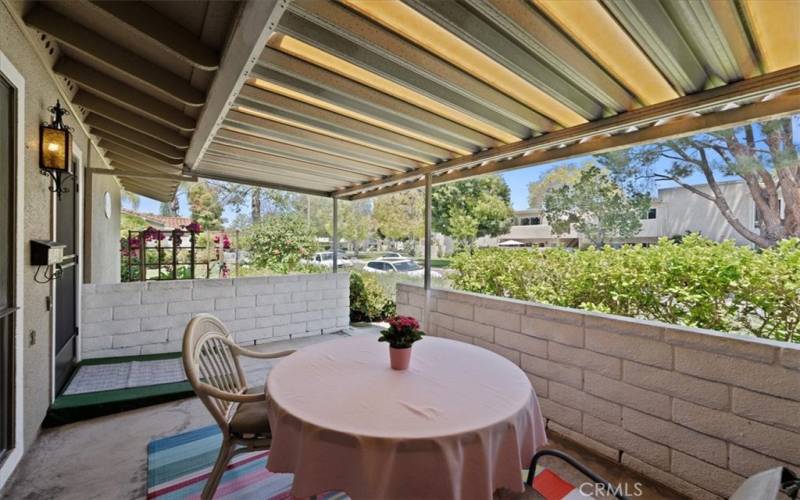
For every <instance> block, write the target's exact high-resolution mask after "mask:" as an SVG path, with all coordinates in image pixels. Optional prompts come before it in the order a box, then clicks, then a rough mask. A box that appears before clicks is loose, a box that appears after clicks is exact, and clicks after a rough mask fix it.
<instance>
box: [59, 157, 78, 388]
mask: <svg viewBox="0 0 800 500" xmlns="http://www.w3.org/2000/svg"><path fill="white" fill-rule="evenodd" d="M74 161H75V159H74V158H73V162H74ZM79 168H80V165H77V164H73V166H72V171H73V172H74V173H75V177H70V178H68V179H65V180H64V186H65V187H66V188H67V191H66V192H65V193H63V194H62V195H61V198H60V199H58V200H57V202H56V241H57V242H59V243H61V244H63V245H66V248H64V262H63V263H62V264H61V275H60V277H59V278H58V279H57V280H56V284H55V308H56V328H55V330H56V338H55V341H56V342H55V390H56V394H58V393H59V392H60V391H61V389H62V388H63V387H64V384H65V383H66V382H67V380H68V379H69V376H70V374H71V373H72V370H73V368H74V367H75V360H76V356H77V335H78V322H77V296H76V290H77V288H76V280H77V279H79V277H78V267H77V263H78V253H77V252H78V251H77V248H78V246H77V245H76V242H77V234H76V231H77V227H78V202H79V201H78V200H80V196H79V194H78V190H79V189H80V186H78V183H77V175H78V171H79Z"/></svg>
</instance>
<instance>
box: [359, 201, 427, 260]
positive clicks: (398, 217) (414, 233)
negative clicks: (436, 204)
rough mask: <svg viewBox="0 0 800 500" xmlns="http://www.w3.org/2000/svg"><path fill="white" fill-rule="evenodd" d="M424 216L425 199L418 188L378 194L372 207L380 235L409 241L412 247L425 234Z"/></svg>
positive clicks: (373, 217)
mask: <svg viewBox="0 0 800 500" xmlns="http://www.w3.org/2000/svg"><path fill="white" fill-rule="evenodd" d="M424 217H425V200H424V198H423V193H422V191H421V190H419V189H412V190H408V191H401V192H399V193H392V194H387V195H383V196H379V197H377V198H375V200H374V204H373V207H372V219H373V221H374V224H375V227H376V229H377V230H378V232H379V233H380V235H381V236H382V237H384V238H389V239H392V240H397V241H410V242H411V243H412V247H413V246H415V245H414V244H415V243H416V242H417V241H419V240H420V239H422V238H423V237H424V235H425V228H424V224H423V220H424Z"/></svg>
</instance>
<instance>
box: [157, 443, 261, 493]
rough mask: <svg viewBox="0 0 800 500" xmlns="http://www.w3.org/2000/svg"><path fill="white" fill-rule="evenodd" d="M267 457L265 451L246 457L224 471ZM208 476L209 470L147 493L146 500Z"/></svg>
mask: <svg viewBox="0 0 800 500" xmlns="http://www.w3.org/2000/svg"><path fill="white" fill-rule="evenodd" d="M268 455H269V452H268V451H265V452H264V453H259V454H257V455H253V456H252V457H247V458H245V459H243V460H240V461H238V462H236V463H235V464H228V466H227V467H225V471H229V470H231V469H235V468H237V467H239V466H240V465H244V464H249V463H250V462H253V461H255V460H259V459H261V458H264V457H266V456H268ZM265 470H266V469H265ZM223 474H224V473H223ZM210 475H211V471H210V470H209V471H208V472H206V473H203V474H200V475H199V476H194V477H191V478H189V479H187V480H185V481H181V482H180V483H175V484H171V485H169V486H167V487H165V488H164V489H160V490H158V489H157V490H156V491H152V492H150V491H148V492H147V498H158V497H160V496H162V495H166V494H167V493H171V492H173V491H175V490H179V489H181V488H185V487H186V486H189V485H190V484H194V483H197V482H200V481H203V480H204V479H208V476H210Z"/></svg>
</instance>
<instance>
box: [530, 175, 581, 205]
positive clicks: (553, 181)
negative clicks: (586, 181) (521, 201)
mask: <svg viewBox="0 0 800 500" xmlns="http://www.w3.org/2000/svg"><path fill="white" fill-rule="evenodd" d="M580 176H581V171H580V168H576V167H575V166H574V165H564V166H560V167H555V168H552V169H550V170H549V171H547V172H546V173H545V174H544V175H542V176H541V177H540V178H539V180H537V181H533V182H531V183H530V184H528V206H529V207H530V208H539V209H541V208H544V197H545V196H546V195H547V192H548V191H551V190H553V189H558V188H560V187H561V186H570V185H572V184H575V183H576V182H577V181H578V179H579V178H580Z"/></svg>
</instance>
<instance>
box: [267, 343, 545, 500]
mask: <svg viewBox="0 0 800 500" xmlns="http://www.w3.org/2000/svg"><path fill="white" fill-rule="evenodd" d="M413 349H414V351H413V353H412V359H411V367H410V368H409V369H408V370H407V371H395V370H392V369H391V368H390V367H389V354H388V346H387V344H385V343H379V342H378V341H377V339H376V338H375V337H374V336H360V337H350V338H345V339H341V340H333V341H329V342H322V343H319V344H316V345H313V346H311V347H307V348H304V349H301V350H299V351H298V352H296V353H294V354H292V355H291V356H289V357H288V358H285V359H283V360H281V361H280V362H279V363H278V364H277V365H276V366H275V368H273V369H272V371H271V373H270V374H269V377H268V379H267V383H266V391H267V405H268V418H269V422H270V425H271V427H272V436H273V439H272V450H271V452H270V457H269V463H268V465H267V467H268V469H269V470H270V471H272V472H291V473H293V474H294V484H293V487H292V494H293V495H294V496H296V497H310V496H312V495H316V494H320V493H323V492H326V491H344V492H345V493H347V494H348V495H350V497H351V498H353V499H361V498H365V499H395V498H397V499H400V498H406V499H424V498H430V499H482V500H485V499H487V498H491V497H492V494H493V492H494V491H495V490H497V489H499V488H508V489H510V490H513V491H522V487H523V486H522V479H521V475H520V470H521V469H522V468H527V466H528V463H527V462H528V461H529V460H530V458H531V457H532V456H533V453H534V452H535V451H536V450H537V449H538V448H539V447H541V446H542V445H544V444H545V442H546V438H545V431H544V421H543V420H542V416H541V412H540V410H539V404H538V401H537V399H536V394H535V393H534V391H533V388H532V387H531V384H530V381H529V380H528V378H527V377H526V376H525V374H524V373H523V372H522V371H521V370H520V369H519V367H517V366H516V365H515V364H513V363H512V362H510V361H509V360H507V359H506V358H503V357H502V356H499V355H497V354H495V353H493V352H491V351H488V350H486V349H482V348H479V347H476V346H473V345H470V344H465V343H463V342H456V341H452V340H446V339H441V338H435V337H425V338H424V339H423V340H421V341H419V342H417V343H416V344H414V347H413Z"/></svg>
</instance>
